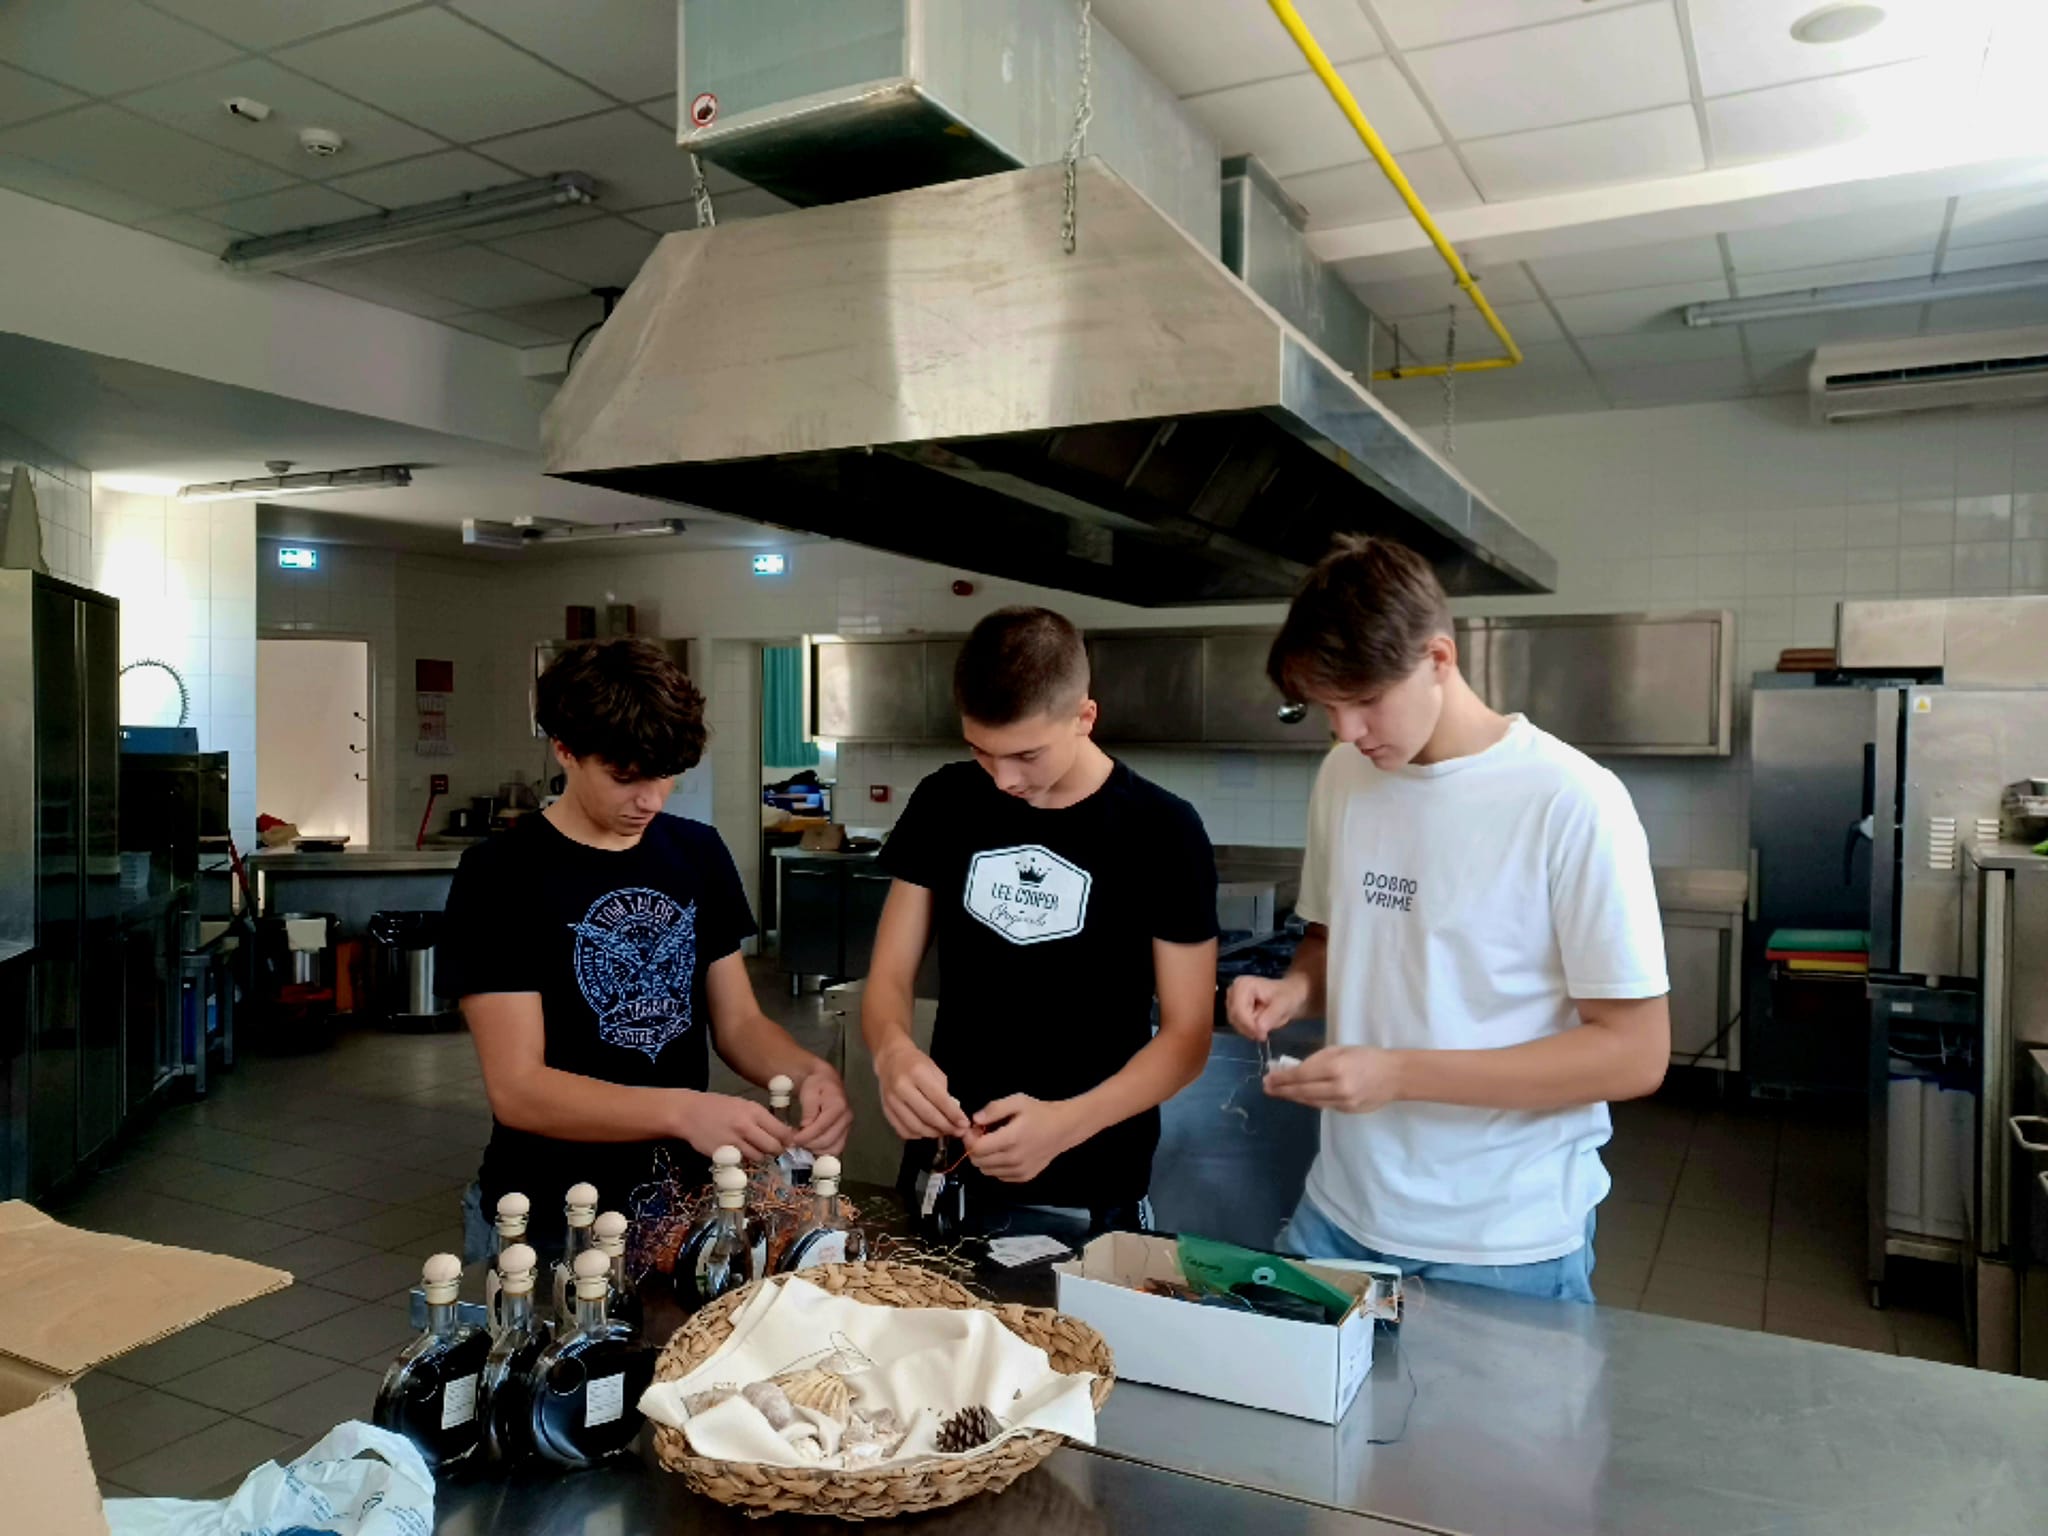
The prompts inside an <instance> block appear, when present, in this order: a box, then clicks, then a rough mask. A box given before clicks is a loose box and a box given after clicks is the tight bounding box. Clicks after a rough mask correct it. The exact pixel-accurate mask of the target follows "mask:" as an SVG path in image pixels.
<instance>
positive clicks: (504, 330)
mask: <svg viewBox="0 0 2048 1536" xmlns="http://www.w3.org/2000/svg"><path fill="white" fill-rule="evenodd" d="M447 323H448V324H450V325H452V326H454V327H455V328H456V329H457V330H460V331H469V332H471V333H472V334H473V335H477V336H487V337H489V338H490V339H491V340H492V341H502V342H503V343H505V345H506V346H508V347H542V346H546V345H547V344H548V343H549V342H551V341H555V340H557V339H558V338H557V337H556V335H555V333H554V332H553V331H542V330H536V329H535V328H534V327H532V326H530V325H521V324H520V323H519V322H518V321H517V320H508V319H506V318H505V317H504V316H503V315H500V314H494V313H491V312H488V311H479V312H478V313H476V314H470V315H450V316H449V317H448V322H447Z"/></svg>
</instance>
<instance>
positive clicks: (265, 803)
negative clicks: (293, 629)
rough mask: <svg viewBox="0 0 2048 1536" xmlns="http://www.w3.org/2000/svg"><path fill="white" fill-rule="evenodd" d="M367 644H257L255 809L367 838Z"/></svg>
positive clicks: (357, 842)
mask: <svg viewBox="0 0 2048 1536" xmlns="http://www.w3.org/2000/svg"><path fill="white" fill-rule="evenodd" d="M370 756H371V754H370V643H369V642H368V641H367V640H334V639H327V638H324V637H323V638H321V639H317V640H315V639H310V638H309V639H303V640H302V639H297V638H293V639H279V640H270V639H264V640H258V641H257V642H256V809H257V811H258V812H259V813H261V814H263V815H267V816H276V817H280V818H282V819H283V820H285V821H288V822H290V823H292V824H293V825H294V826H296V827H297V828H298V829H299V831H300V833H301V834H302V835H303V836H306V837H345V838H347V839H348V840H349V844H350V846H352V847H356V848H363V847H367V846H368V845H369V842H370Z"/></svg>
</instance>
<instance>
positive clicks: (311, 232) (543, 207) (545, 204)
mask: <svg viewBox="0 0 2048 1536" xmlns="http://www.w3.org/2000/svg"><path fill="white" fill-rule="evenodd" d="M596 201H597V190H596V186H595V184H594V183H593V182H592V181H591V179H590V178H589V177H588V176H586V175H584V174H583V173H582V172H581V171H562V172H558V173H557V174H555V175H553V176H535V177H533V178H532V179H531V180H528V181H512V182H507V183H505V185H503V186H498V187H485V188H484V189H483V190H482V191H480V192H462V193H458V194H457V195H456V196H454V197H443V198H437V199H436V200H435V201H433V202H431V203H414V204H413V205H412V206H411V207H409V208H393V209H390V210H389V211H387V212H384V213H369V214H364V215H363V216H362V217H361V218H357V219H343V220H341V221H340V222H339V223H336V224H315V225H313V226H312V227H311V228H308V229H292V230H287V231H285V233H283V234H281V235H255V236H252V237H250V238H249V239H246V240H237V241H236V242H235V243H234V244H233V245H230V246H229V247H228V248H227V249H226V250H225V251H223V252H221V257H220V259H221V260H222V261H224V262H226V263H227V264H228V265H229V266H231V267H233V268H234V269H235V270H236V271H238V272H282V271H286V270H288V269H290V268H293V267H309V266H312V265H313V264H314V263H316V262H322V261H338V260H340V259H341V258H342V257H344V256H368V255H371V254H373V253H374V252H377V251H389V250H395V249H396V248H398V247H399V246H405V245H416V244H418V243H419V242H420V241H422V240H432V239H434V238H435V237H436V236H439V235H446V234H453V233H455V232H456V231H458V230H465V229H476V228H479V227H480V226H482V225H485V224H502V223H504V222H505V221H506V220H508V219H517V218H521V217H524V216H525V215H527V214H533V213H546V212H548V211H549V210H550V209H553V208H568V207H574V206H578V205H581V204H585V203H594V202H596Z"/></svg>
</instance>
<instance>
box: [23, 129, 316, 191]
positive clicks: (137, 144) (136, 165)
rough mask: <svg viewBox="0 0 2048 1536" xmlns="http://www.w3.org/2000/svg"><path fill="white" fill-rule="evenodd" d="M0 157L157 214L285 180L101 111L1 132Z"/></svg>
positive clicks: (248, 162)
mask: <svg viewBox="0 0 2048 1536" xmlns="http://www.w3.org/2000/svg"><path fill="white" fill-rule="evenodd" d="M0 153H7V154H17V155H26V156H28V157H29V158H31V159H35V160H41V161H42V162H43V163H44V164H46V165H49V166H52V167H54V168H55V169H57V170H60V171H64V172H67V173H69V174H71V175H74V176H83V177H85V178H86V179H87V180H88V181H97V182H99V183H101V184H102V185H104V186H109V187H112V188H114V189H115V190H116V191H120V192H127V193H129V194H131V195H132V196H134V197H138V198H142V199H146V200H147V201H149V202H151V203H153V204H155V205H156V208H157V210H158V211H163V210H166V209H175V208H195V207H203V206H205V205H206V204H208V203H220V202H226V201H228V200H229V199H231V198H237V197H253V196H254V195H255V194H257V193H259V192H271V191H275V190H276V189H277V188H279V187H282V186H288V185H289V184H290V183H291V180H292V178H291V177H289V176H287V175H285V174H284V172H282V171H279V170H277V169H275V168H274V167H271V166H267V165H260V164H258V163H257V162H256V161H254V160H247V159H244V158H243V157H242V156H240V155H233V154H229V153H228V152H227V151H226V150H223V149H215V148H214V147H213V146H212V145H210V144H201V143H200V142H199V141H198V140H196V139H188V138H186V137H185V135H184V134H182V133H173V132H169V131H167V130H166V129H165V128H164V127H163V126H162V125H161V124H158V123H152V122H149V121H147V120H146V119H144V118H140V117H136V116H133V115H132V114H130V113H127V112H123V111H122V110H121V109H120V108H119V107H110V106H104V105H102V106H95V107H81V108H80V109H79V110H78V111H76V112H66V113H64V114H62V115H61V116H58V117H45V118H40V119H38V120H37V121H35V122H32V123H24V124H22V125H21V126H20V127H17V128H9V129H6V130H4V131H0Z"/></svg>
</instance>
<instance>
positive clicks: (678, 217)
mask: <svg viewBox="0 0 2048 1536" xmlns="http://www.w3.org/2000/svg"><path fill="white" fill-rule="evenodd" d="M794 207H795V204H793V203H785V202H784V201H783V200H782V199H781V198H779V197H777V196H776V195H775V194H774V193H773V192H767V191H764V190H762V189H761V188H760V187H742V188H741V189H740V190H739V191H737V192H721V193H719V194H718V195H717V196H715V197H714V198H713V199H712V211H713V212H714V213H715V214H716V215H717V216H718V221H719V222H720V223H721V224H723V223H727V222H730V221H734V220H738V219H759V218H765V217H767V216H768V215H769V214H773V213H788V212H790V211H792V209H793V208H794ZM626 217H627V218H628V219H630V220H631V221H632V222H633V223H635V224H638V225H641V226H642V227H644V228H647V229H651V230H654V231H656V232H657V233H659V234H664V235H666V234H672V233H673V232H674V231H676V230H679V229H695V228H696V227H697V205H696V203H695V202H694V201H691V202H682V203H663V204H661V205H659V206H658V207H654V208H635V209H634V210H633V211H632V212H631V213H629V214H627V215H626Z"/></svg>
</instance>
